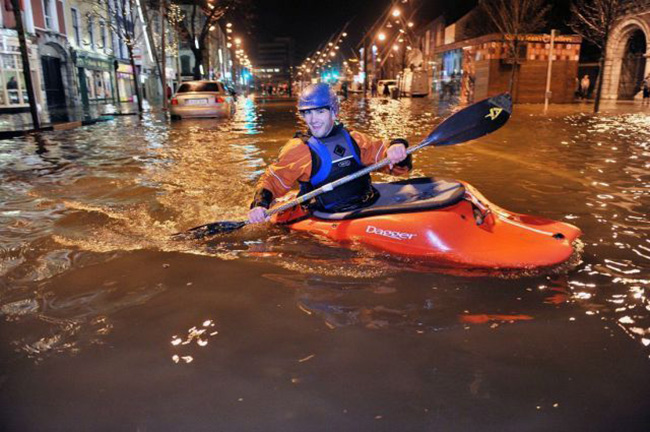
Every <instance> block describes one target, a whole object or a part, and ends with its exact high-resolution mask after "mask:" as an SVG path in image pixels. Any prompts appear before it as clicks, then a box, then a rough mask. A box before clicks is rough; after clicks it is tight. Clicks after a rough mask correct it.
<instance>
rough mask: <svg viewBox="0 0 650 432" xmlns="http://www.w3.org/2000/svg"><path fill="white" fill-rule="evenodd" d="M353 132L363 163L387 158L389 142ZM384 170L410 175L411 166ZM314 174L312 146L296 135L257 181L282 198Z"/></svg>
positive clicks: (260, 186) (275, 196)
mask: <svg viewBox="0 0 650 432" xmlns="http://www.w3.org/2000/svg"><path fill="white" fill-rule="evenodd" d="M350 135H351V136H352V138H353V139H354V140H355V141H356V143H357V145H358V146H359V151H360V153H361V163H363V164H364V165H365V166H368V165H372V164H374V163H377V162H379V161H381V160H382V159H384V158H386V151H387V150H388V142H385V141H382V140H378V139H373V138H370V137H368V136H367V135H365V134H362V133H360V132H355V131H351V132H350ZM382 171H384V172H387V173H391V174H393V175H403V174H406V173H407V172H408V171H409V169H408V168H406V167H401V166H394V167H393V169H392V170H390V169H389V168H388V166H386V167H384V168H383V169H382ZM310 176H311V152H310V150H309V146H307V144H305V142H304V141H303V140H302V139H300V138H293V139H291V140H289V142H287V143H286V144H285V145H284V147H282V150H280V156H279V157H278V160H277V161H276V162H275V163H273V164H271V165H270V166H269V167H268V168H267V169H266V171H265V172H264V174H262V177H261V178H260V180H259V181H258V183H257V190H258V191H259V190H261V189H262V188H264V189H267V190H268V191H270V192H271V193H272V194H273V198H279V197H281V196H283V195H284V194H286V193H287V192H289V191H290V190H291V189H292V188H293V187H294V186H295V185H296V183H297V182H298V181H301V182H307V181H309V178H310Z"/></svg>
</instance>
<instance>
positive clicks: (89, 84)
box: [84, 69, 97, 99]
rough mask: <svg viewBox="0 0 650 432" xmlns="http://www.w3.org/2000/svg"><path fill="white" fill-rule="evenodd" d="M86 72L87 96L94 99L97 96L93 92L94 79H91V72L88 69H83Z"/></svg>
mask: <svg viewBox="0 0 650 432" xmlns="http://www.w3.org/2000/svg"><path fill="white" fill-rule="evenodd" d="M84 72H85V74H86V87H87V88H88V98H89V99H95V98H96V97H97V95H96V93H95V84H94V82H95V80H94V79H93V72H92V71H89V70H88V69H84Z"/></svg>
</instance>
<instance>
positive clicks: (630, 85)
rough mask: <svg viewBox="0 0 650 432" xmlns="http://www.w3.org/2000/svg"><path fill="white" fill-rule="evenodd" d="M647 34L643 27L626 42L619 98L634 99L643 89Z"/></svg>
mask: <svg viewBox="0 0 650 432" xmlns="http://www.w3.org/2000/svg"><path fill="white" fill-rule="evenodd" d="M646 49H647V47H646V36H645V34H644V33H643V31H642V30H641V29H636V30H634V31H633V32H631V33H630V36H629V38H628V40H627V42H626V43H625V50H624V52H623V58H622V61H621V75H620V80H619V82H618V98H619V99H634V96H635V95H636V94H637V93H638V92H639V91H640V90H641V83H642V82H643V77H644V72H645V64H646V58H645V53H646Z"/></svg>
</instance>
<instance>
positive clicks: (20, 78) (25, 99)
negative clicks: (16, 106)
mask: <svg viewBox="0 0 650 432" xmlns="http://www.w3.org/2000/svg"><path fill="white" fill-rule="evenodd" d="M18 82H19V83H20V85H19V91H20V94H21V95H22V97H23V100H22V101H21V102H22V103H29V95H28V94H27V86H26V85H25V75H23V74H22V73H20V74H18Z"/></svg>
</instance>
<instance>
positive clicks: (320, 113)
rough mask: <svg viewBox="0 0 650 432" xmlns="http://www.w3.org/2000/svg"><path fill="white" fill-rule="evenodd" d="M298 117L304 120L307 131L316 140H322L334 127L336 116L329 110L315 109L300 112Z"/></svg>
mask: <svg viewBox="0 0 650 432" xmlns="http://www.w3.org/2000/svg"><path fill="white" fill-rule="evenodd" d="M300 115H301V116H302V118H303V119H305V123H307V127H309V131H310V132H311V134H312V135H313V136H315V137H316V138H323V137H324V136H327V134H328V133H330V131H331V130H332V127H334V121H335V120H336V115H335V114H334V113H333V112H332V111H330V110H329V108H316V109H311V110H304V111H300Z"/></svg>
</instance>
